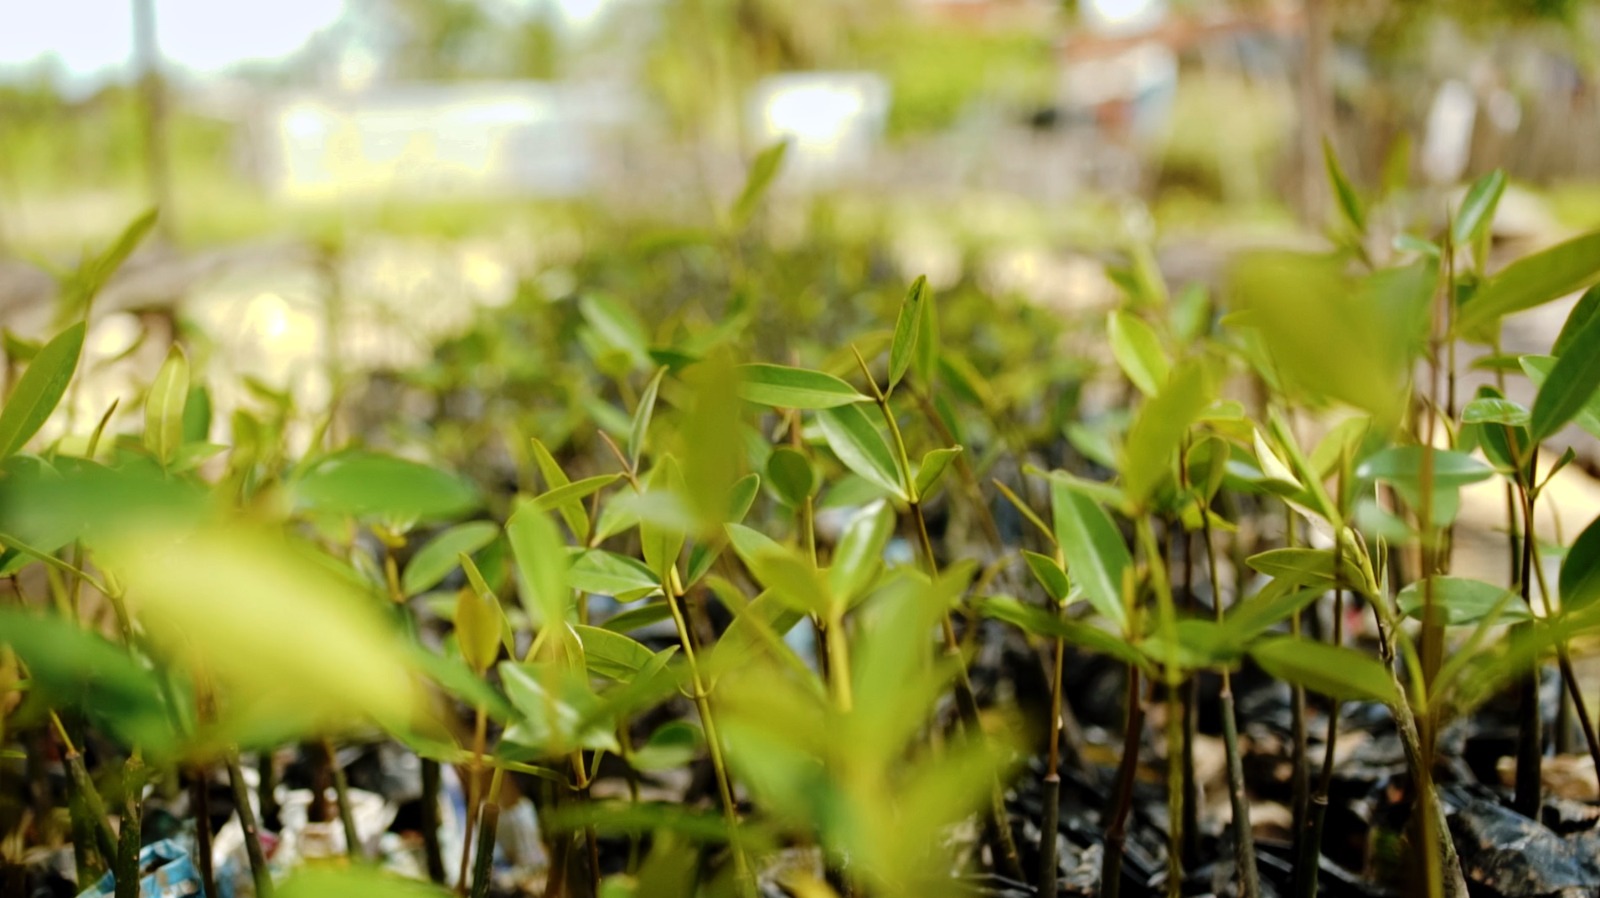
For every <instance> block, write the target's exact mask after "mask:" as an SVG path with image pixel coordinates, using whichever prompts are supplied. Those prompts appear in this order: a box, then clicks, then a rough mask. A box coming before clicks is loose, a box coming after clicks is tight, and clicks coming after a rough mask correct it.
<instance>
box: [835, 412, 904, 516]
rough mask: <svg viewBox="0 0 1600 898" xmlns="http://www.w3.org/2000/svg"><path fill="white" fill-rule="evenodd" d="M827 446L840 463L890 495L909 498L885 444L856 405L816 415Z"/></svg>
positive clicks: (896, 466)
mask: <svg viewBox="0 0 1600 898" xmlns="http://www.w3.org/2000/svg"><path fill="white" fill-rule="evenodd" d="M817 422H818V423H819V424H820V425H821V426H822V435H823V437H824V438H826V439H827V441H828V448H830V449H832V450H833V454H834V455H837V456H838V457H839V461H841V462H843V463H844V466H845V467H847V468H849V469H850V470H852V471H854V472H855V473H857V474H859V475H861V476H862V477H863V478H865V479H866V480H869V481H871V482H872V483H874V484H876V485H878V486H880V487H882V488H883V489H884V490H886V491H887V492H888V493H889V494H890V495H892V496H895V497H897V498H900V499H906V500H909V499H910V498H911V497H910V496H907V495H906V488H905V479H904V478H903V477H902V476H901V474H900V466H899V465H898V464H897V463H896V462H895V457H894V453H893V452H892V451H890V449H889V444H888V442H886V441H885V440H884V438H883V435H882V434H881V433H879V432H878V428H877V427H875V426H874V425H873V423H872V421H871V420H870V419H869V418H868V417H867V413H866V412H864V411H862V410H861V407H860V406H857V405H845V406H840V407H838V408H830V409H824V410H823V411H821V412H819V413H818V414H817Z"/></svg>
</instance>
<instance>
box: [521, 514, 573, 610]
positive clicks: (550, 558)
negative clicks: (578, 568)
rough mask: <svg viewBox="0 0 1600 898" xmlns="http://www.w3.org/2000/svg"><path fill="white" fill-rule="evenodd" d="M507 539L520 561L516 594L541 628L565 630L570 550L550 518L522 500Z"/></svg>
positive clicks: (569, 606) (569, 600)
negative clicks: (568, 552) (568, 551)
mask: <svg viewBox="0 0 1600 898" xmlns="http://www.w3.org/2000/svg"><path fill="white" fill-rule="evenodd" d="M506 537H507V539H508V540H509V541H510V543H511V553H512V556H513V557H515V558H516V561H517V593H518V595H520V596H521V598H522V607H523V608H524V609H525V610H526V611H527V612H528V617H529V618H531V619H532V620H533V623H534V626H535V627H538V628H541V629H542V628H544V627H559V626H562V625H563V624H564V623H565V622H566V620H567V619H568V618H569V617H570V612H571V608H572V594H571V591H570V589H569V588H568V584H567V568H568V561H567V549H566V545H565V544H564V543H563V542H562V540H561V534H560V533H559V532H558V531H557V530H556V525H555V522H554V521H552V520H550V517H549V515H547V514H546V513H545V512H543V511H541V510H540V509H538V508H536V507H534V506H533V503H531V502H529V501H527V500H522V501H521V502H518V503H517V507H516V511H514V512H513V513H512V515H511V518H510V520H508V521H506Z"/></svg>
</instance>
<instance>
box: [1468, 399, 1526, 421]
mask: <svg viewBox="0 0 1600 898" xmlns="http://www.w3.org/2000/svg"><path fill="white" fill-rule="evenodd" d="M1528 421H1529V415H1528V410H1527V409H1525V408H1523V407H1522V404H1521V403H1519V402H1513V401H1512V400H1510V399H1504V398H1501V397H1498V396H1480V397H1478V398H1477V399H1474V400H1472V401H1471V402H1469V403H1467V404H1466V406H1465V407H1464V408H1462V409H1461V423H1462V424H1505V425H1509V426H1511V427H1526V426H1527V425H1528Z"/></svg>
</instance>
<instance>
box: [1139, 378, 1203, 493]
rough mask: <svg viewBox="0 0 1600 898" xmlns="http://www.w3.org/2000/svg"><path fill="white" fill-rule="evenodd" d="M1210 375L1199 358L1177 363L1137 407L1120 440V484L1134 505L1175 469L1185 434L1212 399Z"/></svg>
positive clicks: (1153, 490) (1152, 491)
mask: <svg viewBox="0 0 1600 898" xmlns="http://www.w3.org/2000/svg"><path fill="white" fill-rule="evenodd" d="M1208 382H1209V378H1208V377H1207V376H1206V372H1205V369H1204V368H1203V366H1202V365H1201V364H1200V363H1199V362H1186V363H1184V364H1183V365H1181V366H1179V367H1178V369H1177V370H1176V371H1175V372H1174V373H1173V375H1172V378H1171V379H1170V380H1168V381H1167V382H1166V385H1165V386H1164V387H1162V389H1161V392H1159V393H1157V394H1156V395H1155V396H1154V397H1152V398H1150V399H1147V400H1145V403H1144V405H1143V406H1141V407H1140V408H1139V413H1138V416H1137V417H1135V418H1134V420H1133V426H1132V427H1130V428H1129V429H1128V439H1127V441H1126V442H1124V443H1123V447H1122V448H1123V461H1122V484H1123V490H1124V491H1125V493H1126V494H1127V498H1128V501H1129V502H1130V503H1132V505H1133V506H1134V507H1136V508H1137V507H1140V506H1143V505H1144V504H1145V503H1146V502H1148V501H1149V499H1150V497H1151V495H1152V494H1154V492H1155V490H1156V488H1157V487H1159V486H1160V485H1161V484H1162V481H1163V480H1164V479H1165V478H1166V477H1167V476H1168V474H1169V472H1171V471H1173V470H1175V469H1176V463H1175V462H1176V459H1177V457H1178V448H1179V446H1181V445H1182V443H1183V437H1184V434H1186V433H1187V432H1188V430H1189V426H1190V425H1192V424H1193V423H1194V421H1195V418H1196V417H1198V416H1199V414H1200V412H1201V411H1202V410H1203V409H1204V408H1205V407H1206V406H1207V405H1208V404H1210V402H1211V395H1210V394H1211V391H1210V387H1209V383H1208Z"/></svg>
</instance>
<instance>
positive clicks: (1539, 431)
mask: <svg viewBox="0 0 1600 898" xmlns="http://www.w3.org/2000/svg"><path fill="white" fill-rule="evenodd" d="M1597 391H1600V316H1597V317H1591V318H1590V319H1589V321H1588V323H1586V324H1584V325H1583V327H1581V328H1580V329H1579V330H1578V332H1577V333H1575V334H1573V335H1572V337H1571V339H1570V341H1569V343H1568V345H1567V348H1566V352H1564V353H1562V354H1561V355H1560V356H1558V357H1557V358H1556V363H1555V364H1554V365H1553V366H1551V368H1550V374H1549V375H1548V376H1547V377H1546V378H1545V381H1544V383H1543V384H1542V385H1541V386H1540V387H1539V394H1538V395H1537V396H1536V397H1534V400H1533V417H1532V421H1531V424H1530V430H1531V431H1532V434H1533V439H1534V440H1535V441H1543V440H1544V439H1545V438H1546V437H1549V436H1550V435H1552V434H1554V433H1555V432H1556V431H1557V430H1560V429H1561V428H1562V426H1563V425H1565V424H1566V423H1567V422H1568V421H1571V420H1572V419H1573V418H1574V417H1575V416H1576V415H1577V414H1578V413H1579V412H1580V411H1582V410H1583V409H1584V408H1585V407H1586V406H1587V405H1588V404H1589V402H1590V400H1592V399H1594V398H1595V393H1596V392H1597Z"/></svg>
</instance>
